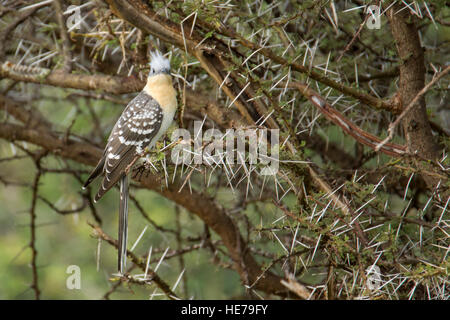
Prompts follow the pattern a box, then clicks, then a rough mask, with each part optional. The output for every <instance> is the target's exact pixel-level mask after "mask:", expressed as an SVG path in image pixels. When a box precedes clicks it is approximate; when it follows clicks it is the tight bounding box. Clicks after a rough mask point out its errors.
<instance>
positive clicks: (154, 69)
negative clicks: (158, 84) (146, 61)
mask: <svg viewBox="0 0 450 320" xmlns="http://www.w3.org/2000/svg"><path fill="white" fill-rule="evenodd" d="M150 59H151V61H150V73H149V74H148V77H149V78H150V77H153V76H156V75H159V74H167V75H170V61H169V59H167V58H165V57H164V56H163V55H162V54H161V53H160V52H159V51H154V52H152V53H151V54H150Z"/></svg>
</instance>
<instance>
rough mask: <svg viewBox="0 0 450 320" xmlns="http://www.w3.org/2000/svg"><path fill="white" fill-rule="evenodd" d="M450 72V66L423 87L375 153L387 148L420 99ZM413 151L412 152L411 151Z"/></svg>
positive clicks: (392, 126)
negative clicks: (403, 120) (396, 130)
mask: <svg viewBox="0 0 450 320" xmlns="http://www.w3.org/2000/svg"><path fill="white" fill-rule="evenodd" d="M449 72H450V66H447V67H446V68H445V69H444V70H442V71H441V72H440V73H439V74H437V75H435V76H434V77H433V79H432V80H431V81H430V82H429V83H428V84H427V85H426V86H425V87H423V89H422V90H420V91H419V93H418V94H417V95H416V96H415V97H414V99H413V100H412V101H411V102H410V103H409V105H408V106H407V107H406V108H405V109H404V110H403V112H402V113H401V114H400V115H399V116H398V117H397V119H395V121H394V122H392V123H391V124H389V129H388V133H389V134H388V136H387V137H386V138H385V139H384V140H383V141H381V142H380V143H378V144H377V145H376V147H375V151H377V152H378V151H380V150H382V148H383V147H385V146H386V145H388V142H389V141H390V140H391V139H392V138H393V137H394V133H395V128H397V126H398V124H399V123H400V121H401V120H402V119H403V118H404V117H405V116H406V115H407V114H408V112H410V111H411V110H412V109H413V108H414V106H415V105H416V103H417V102H418V101H419V99H420V98H421V97H422V96H423V95H424V94H425V93H426V92H427V91H428V90H430V88H431V87H432V86H433V85H434V84H435V83H436V82H438V81H439V80H440V79H441V78H442V77H444V76H445V75H446V74H447V73H449ZM410 151H411V150H410Z"/></svg>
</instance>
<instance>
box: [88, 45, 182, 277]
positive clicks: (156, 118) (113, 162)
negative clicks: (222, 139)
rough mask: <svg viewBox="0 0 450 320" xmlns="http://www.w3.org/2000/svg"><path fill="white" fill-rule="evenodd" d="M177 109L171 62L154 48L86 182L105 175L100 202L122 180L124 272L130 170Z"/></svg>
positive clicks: (120, 262) (121, 254) (121, 264)
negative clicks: (145, 75) (144, 78)
mask: <svg viewBox="0 0 450 320" xmlns="http://www.w3.org/2000/svg"><path fill="white" fill-rule="evenodd" d="M176 109H177V99H176V92H175V89H174V88H173V85H172V77H171V76H170V62H169V60H168V59H166V58H165V57H163V56H162V55H161V54H160V53H159V52H154V53H152V54H151V62H150V73H149V75H148V78H147V84H146V85H145V87H144V89H143V90H142V91H141V92H140V93H139V94H138V95H137V96H136V97H135V98H134V99H133V100H131V101H130V103H128V105H127V107H126V108H125V109H124V110H123V112H122V115H121V116H120V118H119V119H118V120H117V122H116V124H115V125H114V128H113V129H112V131H111V134H110V136H109V139H108V143H107V144H106V147H105V150H104V151H103V155H102V157H101V159H100V161H99V162H98V164H97V166H96V167H95V169H94V170H93V171H92V173H91V174H90V176H89V178H88V179H87V181H86V183H85V184H84V186H83V188H86V187H87V186H88V185H89V184H90V183H91V182H92V181H93V180H94V179H95V178H97V177H98V176H99V175H104V178H103V182H102V184H101V187H100V189H99V190H98V192H97V194H96V195H95V198H94V202H97V201H98V200H99V199H100V198H101V197H102V196H103V195H104V194H105V193H106V192H107V191H108V190H109V189H111V188H112V187H113V186H114V185H115V184H116V183H117V182H118V181H120V204H119V236H118V238H119V246H118V249H119V250H118V251H119V259H118V268H119V272H120V273H121V274H123V273H124V268H125V265H126V258H127V234H128V172H129V171H130V170H131V167H132V166H133V164H134V163H135V162H136V160H137V159H139V158H140V157H142V155H143V153H144V150H145V148H152V147H153V146H154V145H155V143H156V141H158V139H159V138H160V137H161V136H162V135H163V134H164V133H165V132H166V130H167V129H168V127H169V126H170V124H171V123H172V121H173V117H174V114H175V111H176Z"/></svg>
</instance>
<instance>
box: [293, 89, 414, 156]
mask: <svg viewBox="0 0 450 320" xmlns="http://www.w3.org/2000/svg"><path fill="white" fill-rule="evenodd" d="M288 86H289V87H291V88H296V89H298V90H299V91H300V93H301V94H302V95H303V96H304V97H306V98H307V99H308V100H310V101H311V103H312V104H313V105H314V106H315V107H316V108H317V109H319V110H320V112H322V114H323V115H325V117H327V118H328V119H329V120H330V121H332V122H334V123H335V124H336V125H338V126H339V127H341V128H342V130H343V131H344V132H345V133H347V134H348V135H350V136H351V137H353V138H354V139H355V140H356V141H358V142H359V143H362V144H364V145H366V146H368V147H370V148H372V149H374V150H376V149H375V148H376V147H377V145H378V144H379V143H380V142H381V139H379V138H377V137H376V136H374V135H372V134H370V133H368V132H366V131H364V130H362V129H361V128H359V127H358V126H357V125H355V124H354V123H353V122H351V121H350V120H348V119H347V118H346V117H344V116H343V115H342V114H341V113H340V112H339V111H337V110H336V109H334V108H333V107H332V106H331V105H330V104H329V103H328V102H327V101H326V99H325V98H323V97H322V96H321V95H320V94H318V93H317V92H315V91H314V90H312V89H311V88H309V87H308V86H307V85H306V84H303V83H300V82H290V83H289V84H288ZM377 151H381V152H383V153H385V154H387V155H390V156H394V157H401V156H403V154H404V153H405V152H406V147H405V146H402V145H399V144H395V143H385V144H384V145H383V146H382V147H381V148H380V149H379V150H377Z"/></svg>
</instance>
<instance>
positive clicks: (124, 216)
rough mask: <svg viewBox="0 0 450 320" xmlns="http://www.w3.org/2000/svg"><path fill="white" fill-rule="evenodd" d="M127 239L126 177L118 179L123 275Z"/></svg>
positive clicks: (120, 252)
mask: <svg viewBox="0 0 450 320" xmlns="http://www.w3.org/2000/svg"><path fill="white" fill-rule="evenodd" d="M127 237H128V175H127V174H124V175H123V176H122V178H120V204H119V247H118V249H119V261H118V267H119V272H120V273H121V274H124V270H125V267H126V265H127Z"/></svg>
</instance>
